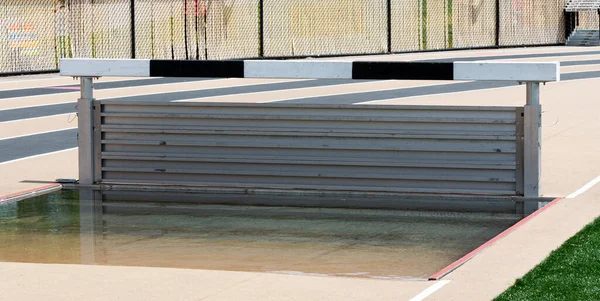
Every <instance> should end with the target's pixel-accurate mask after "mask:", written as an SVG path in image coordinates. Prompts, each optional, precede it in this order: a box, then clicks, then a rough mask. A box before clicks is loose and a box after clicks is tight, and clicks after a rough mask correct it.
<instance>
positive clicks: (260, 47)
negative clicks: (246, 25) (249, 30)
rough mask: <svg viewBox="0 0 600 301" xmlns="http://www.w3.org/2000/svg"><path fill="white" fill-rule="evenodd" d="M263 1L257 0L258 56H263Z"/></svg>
mask: <svg viewBox="0 0 600 301" xmlns="http://www.w3.org/2000/svg"><path fill="white" fill-rule="evenodd" d="M264 9H265V7H264V1H263V0H259V1H258V56H259V57H264V56H265V18H264V16H265V15H264Z"/></svg>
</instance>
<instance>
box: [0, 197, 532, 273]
mask: <svg viewBox="0 0 600 301" xmlns="http://www.w3.org/2000/svg"><path fill="white" fill-rule="evenodd" d="M101 197H102V196H101V195H100V194H99V193H97V192H87V195H86V194H84V193H83V192H82V200H81V201H79V196H78V193H76V192H74V191H62V192H59V193H55V194H50V195H47V196H42V197H36V198H33V199H28V200H24V201H20V202H17V203H13V204H8V205H4V206H0V260H2V261H18V262H41V263H84V264H103V265H129V266H159V267H179V268H199V269H218V270H238V271H266V272H280V273H310V274H327V275H342V276H353V277H388V278H403V279H405V278H424V277H427V276H428V275H430V274H433V273H434V272H436V271H437V270H439V269H441V268H443V267H444V266H446V265H448V264H449V263H451V262H452V261H454V260H456V259H458V258H460V257H462V256H463V255H464V254H466V253H468V252H470V251H471V250H473V249H474V248H476V247H477V246H479V245H480V244H482V243H483V242H485V241H487V240H488V239H490V238H492V237H493V236H495V235H496V234H498V233H500V232H501V231H502V230H504V229H506V228H507V227H509V226H511V225H512V224H514V223H515V222H516V221H518V219H519V218H520V217H518V216H516V215H511V214H488V213H476V214H475V213H452V212H425V211H399V210H367V209H323V208H320V209H319V208H297V207H258V206H227V205H201V204H194V203H183V202H178V203H174V202H164V201H163V202H159V201H158V200H154V201H145V202H140V201H116V200H102V199H101ZM94 199H95V200H94ZM148 199H151V198H150V196H148Z"/></svg>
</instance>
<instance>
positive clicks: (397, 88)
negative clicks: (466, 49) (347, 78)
mask: <svg viewBox="0 0 600 301" xmlns="http://www.w3.org/2000/svg"><path fill="white" fill-rule="evenodd" d="M356 84H359V83H350V84H341V85H336V86H335V87H344V86H348V85H356ZM446 84H447V83H444V84H441V83H434V84H423V85H416V86H408V87H388V88H382V89H377V88H374V89H364V90H360V91H353V92H347V91H340V92H334V93H324V94H316V95H313V96H297V97H286V98H284V99H276V100H267V101H260V102H259V103H270V102H279V101H289V100H302V99H306V98H317V97H330V96H342V95H348V96H351V95H352V94H360V93H377V92H386V91H392V90H404V89H412V88H425V87H432V86H439V85H446ZM312 88H322V87H307V88H299V89H290V90H285V91H290V92H294V90H302V89H312ZM269 92H270V91H269ZM274 92H275V91H274ZM277 92H280V91H277ZM254 94H260V92H259V93H254ZM371 101H379V100H371ZM367 102H370V101H367ZM355 104H361V103H355Z"/></svg>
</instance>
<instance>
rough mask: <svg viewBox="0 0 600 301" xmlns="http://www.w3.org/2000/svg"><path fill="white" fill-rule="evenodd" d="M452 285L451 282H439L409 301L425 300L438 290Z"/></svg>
mask: <svg viewBox="0 0 600 301" xmlns="http://www.w3.org/2000/svg"><path fill="white" fill-rule="evenodd" d="M448 283H450V280H438V281H437V283H436V284H434V285H432V286H430V287H428V288H427V289H426V290H424V291H422V292H421V293H420V294H418V295H416V296H414V297H413V298H412V299H410V300H409V301H422V300H425V298H427V297H429V296H430V295H431V294H433V293H435V292H436V291H437V290H439V289H440V288H442V287H443V286H444V285H446V284H448Z"/></svg>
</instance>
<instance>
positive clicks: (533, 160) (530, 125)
mask: <svg viewBox="0 0 600 301" xmlns="http://www.w3.org/2000/svg"><path fill="white" fill-rule="evenodd" d="M541 112H542V110H541V105H540V83H538V82H528V83H527V104H526V105H525V108H524V122H525V129H524V132H525V133H524V136H525V141H524V156H523V161H524V165H525V166H524V184H525V185H524V186H525V187H524V190H525V191H524V195H525V197H539V196H540V194H539V191H540V175H541V148H542V141H541V140H542V127H541V121H542V113H541Z"/></svg>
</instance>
